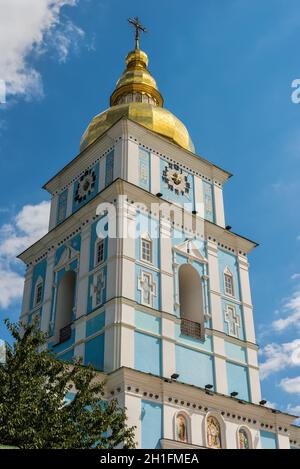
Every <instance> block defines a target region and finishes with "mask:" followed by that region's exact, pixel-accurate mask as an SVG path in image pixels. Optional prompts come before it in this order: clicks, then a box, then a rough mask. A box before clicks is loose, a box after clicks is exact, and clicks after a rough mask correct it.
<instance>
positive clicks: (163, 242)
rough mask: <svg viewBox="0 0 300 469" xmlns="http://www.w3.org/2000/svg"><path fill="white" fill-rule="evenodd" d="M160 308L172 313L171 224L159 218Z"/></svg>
mask: <svg viewBox="0 0 300 469" xmlns="http://www.w3.org/2000/svg"><path fill="white" fill-rule="evenodd" d="M160 262H161V264H160V268H161V309H162V311H165V312H167V313H170V314H174V292H173V267H172V241H171V224H170V222H169V221H168V220H166V219H164V218H161V219H160Z"/></svg>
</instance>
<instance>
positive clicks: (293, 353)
mask: <svg viewBox="0 0 300 469" xmlns="http://www.w3.org/2000/svg"><path fill="white" fill-rule="evenodd" d="M260 355H261V356H263V357H264V358H265V361H264V362H263V363H261V365H260V375H261V379H265V378H267V377H268V376H270V375H271V374H273V373H277V372H278V371H281V370H283V369H286V368H288V367H290V368H292V367H296V366H300V339H296V340H294V341H292V342H287V343H285V344H275V343H271V344H268V345H266V346H265V347H263V348H262V349H261V351H260Z"/></svg>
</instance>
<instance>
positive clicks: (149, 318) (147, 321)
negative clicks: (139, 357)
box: [135, 310, 161, 334]
mask: <svg viewBox="0 0 300 469" xmlns="http://www.w3.org/2000/svg"><path fill="white" fill-rule="evenodd" d="M135 326H136V328H137V329H142V330H144V331H147V332H153V333H154V334H160V333H161V319H160V318H158V317H157V316H153V315H152V314H148V313H144V312H142V311H137V310H136V311H135Z"/></svg>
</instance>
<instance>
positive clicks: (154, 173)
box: [150, 153, 161, 195]
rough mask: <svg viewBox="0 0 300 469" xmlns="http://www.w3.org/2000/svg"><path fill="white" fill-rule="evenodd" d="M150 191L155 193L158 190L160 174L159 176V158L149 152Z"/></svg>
mask: <svg viewBox="0 0 300 469" xmlns="http://www.w3.org/2000/svg"><path fill="white" fill-rule="evenodd" d="M150 167H151V192H152V194H155V195H156V194H157V193H158V192H160V184H161V176H160V159H159V157H158V156H157V155H155V154H154V153H151V163H150Z"/></svg>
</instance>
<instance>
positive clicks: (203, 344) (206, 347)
mask: <svg viewBox="0 0 300 469" xmlns="http://www.w3.org/2000/svg"><path fill="white" fill-rule="evenodd" d="M174 327H175V340H176V342H178V343H180V344H182V345H189V346H192V347H194V348H198V349H199V350H203V351H205V352H212V338H211V336H210V335H206V336H205V340H204V341H201V340H199V339H194V338H193V337H190V336H187V335H184V334H181V331H180V324H174Z"/></svg>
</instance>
